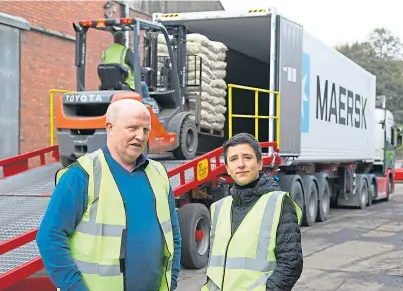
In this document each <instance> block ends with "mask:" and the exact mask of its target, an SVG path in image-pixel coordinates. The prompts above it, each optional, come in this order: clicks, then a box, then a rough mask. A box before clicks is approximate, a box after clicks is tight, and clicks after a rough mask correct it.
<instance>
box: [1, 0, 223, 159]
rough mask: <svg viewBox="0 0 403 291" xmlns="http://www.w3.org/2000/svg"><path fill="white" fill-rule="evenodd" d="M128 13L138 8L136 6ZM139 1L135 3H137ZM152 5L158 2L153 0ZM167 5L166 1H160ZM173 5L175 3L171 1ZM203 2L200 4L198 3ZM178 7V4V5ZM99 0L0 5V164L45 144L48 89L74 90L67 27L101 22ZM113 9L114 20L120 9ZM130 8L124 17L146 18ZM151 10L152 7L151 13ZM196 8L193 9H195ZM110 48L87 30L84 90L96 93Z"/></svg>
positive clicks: (209, 6)
mask: <svg viewBox="0 0 403 291" xmlns="http://www.w3.org/2000/svg"><path fill="white" fill-rule="evenodd" d="M136 2H137V6H136V5H131V7H132V8H136V7H141V5H140V6H139V1H136ZM140 2H141V1H140ZM153 2H158V1H153ZM163 2H167V1H163ZM174 2H175V1H174ZM203 2H204V3H203ZM182 3H183V2H182ZM104 4H105V1H60V2H59V1H5V2H2V4H1V7H0V49H1V51H3V53H2V54H0V86H1V92H2V94H0V104H1V106H0V131H1V132H2V134H1V135H0V159H2V158H6V157H10V156H14V155H16V154H19V153H25V152H28V151H32V150H35V149H39V148H42V147H46V146H48V145H49V144H50V140H49V139H50V130H49V123H50V122H49V115H50V113H49V89H66V90H75V85H76V71H75V66H74V56H75V42H74V39H75V37H74V30H73V27H72V23H73V22H77V21H78V20H86V19H88V20H91V19H97V18H102V17H104V14H105V9H104ZM112 4H114V7H116V9H115V13H114V15H113V16H112V17H119V16H120V12H121V10H122V9H123V6H122V5H121V4H119V3H118V2H112ZM146 7H147V13H142V12H139V11H136V10H134V9H131V10H130V14H131V15H132V16H135V17H140V18H143V19H151V16H150V14H151V13H152V12H169V10H172V7H171V8H170V7H169V6H167V5H166V3H165V6H164V10H165V11H150V10H153V9H154V10H155V9H160V8H155V7H160V6H158V5H157V6H150V5H147V6H146ZM153 7H154V8H153ZM197 7H199V8H198V9H197ZM190 9H191V10H192V11H197V10H199V11H200V10H223V7H222V5H221V4H220V2H219V1H201V2H200V3H199V4H198V6H189V7H188V11H189V10H190ZM111 43H112V37H111V35H110V34H108V33H106V32H99V31H95V30H90V31H89V33H88V40H87V65H86V89H87V90H91V89H97V88H98V76H97V65H98V64H99V60H100V55H101V52H102V50H103V49H105V48H106V47H107V46H109V45H110V44H111Z"/></svg>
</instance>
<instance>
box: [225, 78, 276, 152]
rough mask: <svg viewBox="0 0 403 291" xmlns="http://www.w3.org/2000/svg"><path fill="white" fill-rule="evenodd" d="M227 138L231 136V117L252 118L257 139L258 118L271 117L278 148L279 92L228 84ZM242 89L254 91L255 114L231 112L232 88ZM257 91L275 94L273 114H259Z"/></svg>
mask: <svg viewBox="0 0 403 291" xmlns="http://www.w3.org/2000/svg"><path fill="white" fill-rule="evenodd" d="M227 87H228V131H229V132H228V138H231V137H232V119H233V118H253V119H255V137H256V139H257V140H259V119H272V120H275V121H276V140H275V141H276V144H277V147H278V148H280V92H277V91H272V90H266V89H259V88H253V87H248V86H241V85H235V84H228V85H227ZM233 88H236V89H242V90H247V91H252V92H255V114H254V115H246V114H233V113H232V102H233V100H232V91H233V90H232V89H233ZM259 93H267V94H273V95H275V96H274V98H275V102H276V103H275V106H276V111H275V112H276V113H275V115H273V116H270V115H268V116H265V115H259Z"/></svg>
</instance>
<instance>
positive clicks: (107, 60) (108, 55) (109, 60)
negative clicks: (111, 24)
mask: <svg viewBox="0 0 403 291" xmlns="http://www.w3.org/2000/svg"><path fill="white" fill-rule="evenodd" d="M127 51H128V48H127V47H125V46H124V45H121V44H118V43H114V44H113V45H111V46H110V47H109V48H108V49H107V50H105V51H104V52H103V53H102V57H101V59H102V62H103V63H104V64H120V65H122V66H123V67H125V68H126V69H127V70H128V71H129V75H128V76H127V79H126V80H125V83H126V84H127V85H128V86H129V87H130V88H131V89H133V90H134V89H135V83H134V73H133V71H132V69H131V68H130V66H129V65H128V64H126V62H125V58H126V53H127Z"/></svg>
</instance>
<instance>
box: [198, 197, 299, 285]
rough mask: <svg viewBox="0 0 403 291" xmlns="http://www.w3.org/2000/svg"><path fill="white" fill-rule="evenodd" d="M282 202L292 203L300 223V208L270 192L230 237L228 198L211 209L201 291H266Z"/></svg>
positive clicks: (229, 198) (273, 267)
mask: <svg viewBox="0 0 403 291" xmlns="http://www.w3.org/2000/svg"><path fill="white" fill-rule="evenodd" d="M284 199H290V201H292V203H293V205H294V207H295V209H296V211H297V216H298V223H301V219H302V211H301V208H300V207H299V206H298V205H297V204H296V203H295V202H294V201H293V200H292V199H291V197H290V196H289V194H288V193H287V192H282V191H273V192H269V193H266V194H264V195H262V197H260V198H259V200H258V201H257V202H256V204H255V205H254V206H253V207H252V209H251V210H250V211H249V213H248V214H247V215H246V216H245V218H244V220H243V221H242V223H241V224H240V225H239V227H238V229H237V230H236V232H235V233H234V235H233V236H232V237H231V207H232V196H227V197H225V198H223V199H221V200H219V201H217V202H215V203H213V204H212V205H211V217H212V227H211V235H210V258H209V264H208V268H207V278H208V281H207V283H206V285H204V286H203V287H202V288H201V291H218V290H220V291H266V282H267V279H268V278H269V277H270V276H271V274H272V273H273V271H274V269H275V268H276V256H275V253H274V249H275V247H276V233H277V227H278V224H279V220H280V216H281V210H282V205H283V201H284Z"/></svg>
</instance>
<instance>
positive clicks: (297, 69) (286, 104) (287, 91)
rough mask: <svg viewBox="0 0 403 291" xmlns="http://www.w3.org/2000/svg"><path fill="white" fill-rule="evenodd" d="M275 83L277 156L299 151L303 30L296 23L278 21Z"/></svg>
mask: <svg viewBox="0 0 403 291" xmlns="http://www.w3.org/2000/svg"><path fill="white" fill-rule="evenodd" d="M277 23H278V25H279V27H278V31H279V35H278V44H277V49H278V50H279V51H278V54H277V56H278V84H279V91H280V93H281V98H280V99H281V102H280V104H281V108H280V120H281V123H280V138H281V145H280V151H281V155H288V156H295V155H299V154H300V152H301V116H302V113H301V106H302V105H301V102H302V100H301V98H302V95H301V91H302V87H301V79H302V78H301V75H302V72H301V71H302V45H303V30H302V27H301V26H299V25H298V24H295V23H293V22H291V21H289V20H287V19H284V18H282V17H279V19H278V22H277Z"/></svg>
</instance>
